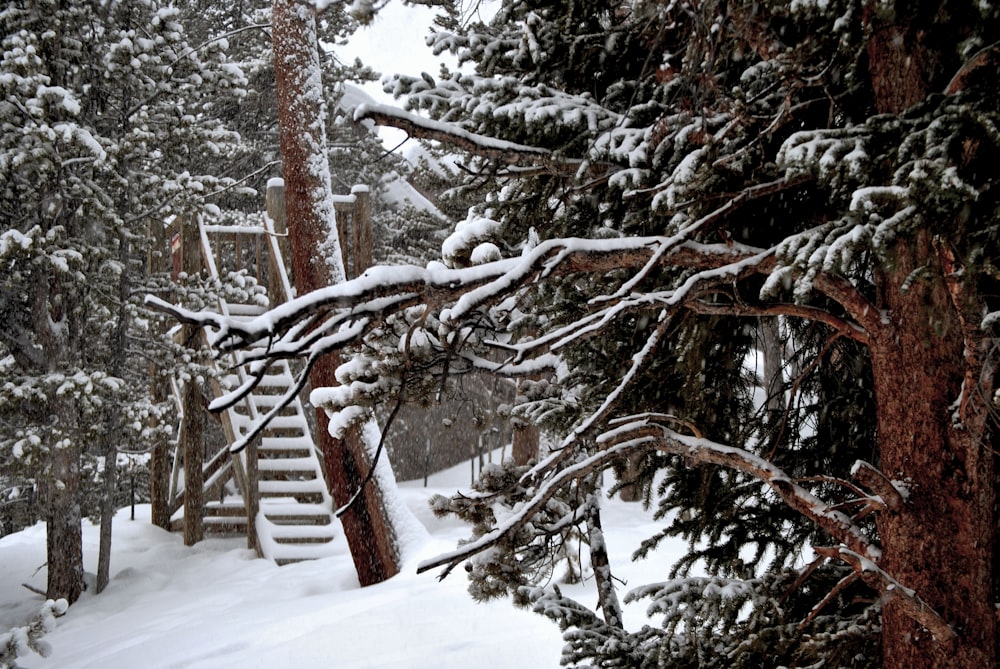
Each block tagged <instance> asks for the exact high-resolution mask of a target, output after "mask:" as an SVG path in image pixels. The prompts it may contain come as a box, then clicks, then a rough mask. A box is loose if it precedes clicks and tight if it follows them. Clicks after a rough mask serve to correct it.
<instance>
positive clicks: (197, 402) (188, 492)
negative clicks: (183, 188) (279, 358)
mask: <svg viewBox="0 0 1000 669" xmlns="http://www.w3.org/2000/svg"><path fill="white" fill-rule="evenodd" d="M181 247H182V251H181V252H182V258H183V261H182V267H183V271H185V272H187V274H188V275H189V276H193V275H195V274H197V273H198V272H199V271H201V266H202V258H201V239H200V235H199V233H198V224H197V222H195V221H190V222H188V221H182V222H181ZM182 333H183V334H182V337H183V340H182V341H184V342H185V344H187V345H188V346H191V347H194V346H195V342H196V341H197V339H198V332H197V330H195V328H194V327H193V326H191V325H184V326H183V330H182ZM183 413H184V423H183V424H182V426H181V440H180V448H179V449H178V450H180V451H181V452H182V453H183V454H184V545H186V546H192V545H194V544H196V543H198V542H199V541H201V540H202V539H203V538H204V533H205V528H204V517H205V494H204V490H203V487H204V476H203V472H202V466H203V462H204V459H205V444H204V428H205V414H204V409H203V408H202V401H201V388H199V387H198V383H197V381H196V380H195V379H194V378H189V379H188V380H187V381H186V382H185V383H184V398H183Z"/></svg>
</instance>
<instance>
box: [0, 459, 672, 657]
mask: <svg viewBox="0 0 1000 669" xmlns="http://www.w3.org/2000/svg"><path fill="white" fill-rule="evenodd" d="M468 480H469V469H468V463H466V464H463V465H460V466H458V467H456V468H454V469H452V470H448V471H447V472H443V473H441V474H438V475H435V476H432V477H431V479H430V481H429V487H427V488H424V487H423V484H422V482H408V483H403V484H401V486H400V488H401V494H402V496H403V499H404V500H405V501H406V503H407V504H408V505H409V507H410V508H411V509H412V510H413V513H414V514H415V515H416V517H417V518H418V520H419V521H420V522H421V523H422V524H423V525H424V526H425V527H426V529H427V534H426V536H423V537H414V538H412V539H411V541H410V543H409V546H408V553H409V554H408V555H407V557H406V565H405V568H404V570H403V572H402V573H401V574H400V575H398V576H396V577H395V578H393V579H391V580H389V581H388V582H386V583H382V584H378V585H375V586H371V587H368V588H363V589H362V588H360V587H359V586H358V582H357V578H356V576H355V574H354V568H353V565H352V563H351V559H350V555H349V554H348V552H347V545H346V542H344V540H343V537H342V536H341V537H340V538H339V539H338V541H339V542H340V544H339V546H338V551H337V554H336V555H335V556H333V557H330V558H326V559H323V560H316V561H312V562H303V563H299V564H293V565H288V566H284V567H278V566H276V565H274V564H273V563H271V562H268V561H265V560H258V559H256V558H255V557H254V554H253V553H252V552H251V551H249V550H247V548H246V541H245V539H209V540H206V541H204V542H202V543H200V544H198V545H196V546H194V547H191V548H188V547H185V546H184V545H183V543H182V540H181V536H180V535H179V534H171V533H168V532H165V531H163V530H161V529H159V528H155V527H153V526H152V525H151V524H150V523H149V507H148V506H140V507H137V514H136V515H137V517H136V520H135V521H131V520H130V519H129V510H128V509H123V510H121V511H120V512H119V514H118V516H117V517H116V519H115V524H114V540H113V555H112V567H111V573H112V574H113V576H112V580H111V583H110V584H109V586H108V588H107V589H106V590H105V592H104V593H103V594H101V595H93V594H92V593H91V592H87V593H84V595H83V597H82V598H81V599H80V601H79V602H77V603H76V604H75V605H73V606H72V607H70V610H69V612H68V613H67V614H66V616H65V617H63V618H60V619H59V621H58V627H57V628H56V630H55V631H54V632H52V633H50V634H48V635H47V636H46V637H45V640H46V641H47V642H49V644H50V645H51V646H52V653H51V655H50V656H49V657H48V658H46V659H43V658H41V657H39V656H37V655H31V656H26V657H22V658H20V659H19V662H20V663H21V665H22V666H24V667H26V668H28V669H35V668H50V667H52V668H55V667H58V668H59V669H74V668H78V669H79V668H84V667H101V668H102V669H118V668H126V667H127V668H129V669H132V668H137V667H143V668H149V669H175V668H176V669H180V668H182V667H183V668H186V669H188V668H189V669H196V668H202V669H209V668H211V669H222V668H227V667H240V668H241V669H250V668H252V667H261V668H265V667H266V668H267V669H282V668H284V667H289V668H291V667H294V668H295V669H311V668H317V669H318V668H320V667H323V668H324V669H328V668H329V667H331V666H334V667H337V668H338V669H361V668H372V669H374V668H379V669H390V668H399V669H404V668H405V669H422V668H426V669H432V668H433V669H458V668H462V669H484V668H488V667H498V668H499V667H503V668H504V669H510V668H513V667H517V668H533V667H557V666H559V656H560V649H561V648H562V645H563V644H562V640H561V637H560V633H559V630H558V628H557V627H556V626H555V625H554V624H553V623H551V622H550V621H548V620H547V619H545V618H542V617H541V616H538V615H536V614H533V613H531V612H529V611H524V610H519V609H515V608H514V607H513V606H512V605H511V604H510V602H507V601H497V602H491V603H489V604H477V603H475V602H473V601H472V599H471V598H470V597H469V596H468V595H467V593H466V591H465V588H466V581H465V577H464V574H463V573H461V570H457V571H456V573H454V574H452V575H451V576H450V577H449V578H447V579H445V580H444V581H440V582H439V581H438V580H437V579H436V578H435V575H434V574H431V573H427V574H423V575H417V574H416V565H417V563H418V562H420V561H421V560H423V559H427V558H430V557H433V556H435V555H438V554H441V553H444V552H447V551H449V550H451V549H453V548H454V547H455V545H456V543H457V542H458V541H459V540H460V539H462V538H465V537H467V536H468V529H467V527H466V526H465V525H464V524H463V523H461V522H460V521H457V520H455V519H443V520H442V519H438V518H435V517H434V516H433V515H432V514H431V513H430V510H429V509H428V507H427V503H426V500H427V499H428V497H429V496H430V495H432V494H434V493H438V492H440V493H443V494H450V493H453V492H455V491H456V490H457V489H459V488H464V487H467V485H468ZM604 526H605V528H606V533H607V538H608V544H609V550H610V552H611V557H612V564H613V566H614V568H615V575H616V576H618V577H621V578H623V579H624V580H625V581H626V582H627V584H628V586H627V587H624V588H623V589H622V592H624V591H625V590H627V589H628V588H629V587H632V586H636V585H639V584H641V583H646V582H651V581H661V580H665V579H666V572H667V570H668V569H669V566H670V564H671V563H672V562H673V559H674V558H675V557H676V555H661V556H660V557H659V558H658V559H656V560H654V561H649V562H642V563H638V564H634V563H631V561H630V560H629V557H628V556H629V555H630V553H631V552H632V551H633V550H634V549H635V548H636V547H637V546H638V545H639V542H640V541H641V540H642V539H643V538H645V537H648V536H649V535H650V534H652V533H653V532H654V531H655V528H656V525H655V524H653V523H652V521H651V514H650V513H649V512H646V511H643V510H642V509H641V507H640V506H639V505H637V504H626V503H622V502H619V501H617V500H612V501H608V502H607V504H606V510H605V514H604ZM97 545H98V535H97V528H96V527H94V526H91V525H90V524H89V523H85V527H84V555H85V565H84V566H85V569H86V570H87V571H88V572H93V571H96V567H97ZM44 562H45V528H44V525H41V524H39V525H36V526H34V527H31V528H28V529H26V530H24V531H23V532H19V533H17V534H13V535H10V536H7V537H4V538H3V539H0V632H2V631H6V630H7V629H9V628H10V627H11V626H13V625H15V624H23V623H24V622H25V621H26V619H27V618H29V617H31V615H32V614H34V613H37V611H38V609H39V607H40V606H41V604H42V598H41V597H40V596H37V595H34V594H32V593H31V592H29V591H28V590H26V589H24V588H23V587H22V586H21V584H22V583H28V584H30V585H32V586H34V587H37V588H42V589H44V586H45V569H44V568H41V569H39V566H40V565H42V564H43V563H44ZM588 586H590V589H589V590H588V589H587V588H588ZM563 589H564V591H566V592H568V593H571V594H574V595H575V596H577V597H578V599H580V600H581V601H582V602H584V603H586V604H588V605H591V606H593V605H594V604H595V602H596V596H595V595H594V594H593V591H592V583H589V584H585V585H583V586H573V587H570V588H563ZM646 622H650V623H651V624H655V622H656V621H648V620H647V619H646V618H645V615H644V605H643V604H641V603H640V604H638V605H633V606H632V607H631V608H629V609H627V611H626V623H627V624H628V626H629V627H630V628H633V629H634V628H636V627H638V626H640V625H642V624H643V623H646Z"/></svg>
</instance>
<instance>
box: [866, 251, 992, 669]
mask: <svg viewBox="0 0 1000 669" xmlns="http://www.w3.org/2000/svg"><path fill="white" fill-rule="evenodd" d="M936 256H937V253H936V252H935V248H934V244H932V242H931V240H930V238H929V235H928V234H922V235H920V236H918V238H917V239H916V240H915V241H912V242H909V245H907V246H903V245H901V246H900V248H899V251H898V256H897V259H896V265H895V267H894V268H893V269H892V272H891V273H889V274H886V275H885V276H884V277H882V281H881V286H880V292H881V299H882V300H883V302H884V303H883V305H882V307H883V308H884V310H885V313H886V315H887V317H888V319H889V320H890V323H889V326H888V327H887V328H885V330H884V334H882V335H881V336H880V337H879V338H878V339H877V340H876V341H875V342H874V345H873V346H872V367H873V374H874V379H875V391H876V402H877V407H878V439H879V455H880V462H879V466H880V469H881V471H882V472H883V473H884V474H885V475H886V476H888V477H889V478H890V479H893V480H896V481H903V482H904V484H905V486H906V487H907V488H908V490H909V498H908V500H907V501H906V503H905V504H904V505H903V508H902V509H901V511H900V512H899V513H892V512H886V513H883V514H880V516H879V523H878V530H879V536H880V538H881V542H882V547H883V561H882V563H881V565H880V566H881V567H882V568H883V569H885V570H886V571H887V572H889V573H890V574H892V575H893V576H894V577H895V578H896V579H898V580H899V581H900V582H901V583H902V584H904V585H905V586H906V587H908V588H912V589H914V590H916V592H917V594H918V595H919V596H920V597H921V598H923V599H924V600H925V601H926V602H928V603H929V604H930V606H931V607H933V608H934V609H935V610H936V611H937V613H938V614H940V615H941V616H942V617H943V618H944V620H945V621H946V622H947V623H948V624H949V625H950V626H951V627H952V629H953V630H954V632H955V633H956V634H957V635H958V641H957V644H956V646H955V647H951V644H946V643H941V642H939V641H937V640H935V639H934V638H932V635H931V634H930V633H929V632H927V631H926V630H925V629H923V628H922V627H921V626H920V625H918V624H916V623H915V622H914V621H913V620H912V618H910V617H908V616H906V615H905V614H904V613H903V612H902V611H901V610H900V609H899V608H898V607H897V606H896V605H894V603H893V602H887V603H886V605H885V607H884V610H883V624H882V643H883V657H884V666H885V667H886V669H921V668H927V669H930V668H931V667H934V668H937V669H948V668H955V669H959V668H960V667H993V666H995V662H996V659H997V653H996V635H997V625H996V623H997V618H996V610H995V607H994V604H993V601H994V597H993V580H994V574H993V534H994V532H995V529H996V528H995V525H996V523H995V516H994V502H995V499H994V497H995V493H994V487H995V482H996V480H995V472H994V455H993V452H992V450H991V449H990V448H989V444H986V443H983V441H982V439H983V437H984V434H985V426H984V424H983V423H982V421H974V422H973V423H961V422H959V421H958V420H957V419H956V418H955V417H954V416H955V414H956V412H955V403H956V400H957V399H959V398H960V397H962V395H963V392H971V389H968V388H966V389H964V391H963V381H964V377H965V374H964V372H965V369H966V365H965V355H966V344H967V340H966V338H965V336H964V335H965V332H963V330H964V328H963V327H962V320H963V319H962V315H961V313H960V312H959V311H958V310H956V307H955V304H954V302H953V300H952V298H951V296H950V295H949V290H948V286H947V285H946V281H945V279H944V278H943V277H944V276H945V275H946V272H944V271H943V268H942V263H941V261H940V260H939V258H937V257H936ZM918 267H926V268H929V269H930V270H931V271H930V272H928V273H927V274H926V275H925V276H927V277H929V278H926V279H923V280H917V281H911V282H909V285H906V281H907V278H908V277H909V276H910V275H911V272H913V270H915V269H916V268H918ZM976 423H978V424H976Z"/></svg>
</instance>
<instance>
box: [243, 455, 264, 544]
mask: <svg viewBox="0 0 1000 669" xmlns="http://www.w3.org/2000/svg"><path fill="white" fill-rule="evenodd" d="M259 443H260V439H259V438H258V439H254V440H252V441H251V442H250V443H249V444H247V448H246V479H247V480H246V485H245V486H244V490H243V506H244V507H245V508H246V512H247V548H251V549H253V550H255V551H257V554H258V555H260V543H259V542H258V541H257V512H258V511H260V475H259V473H258V471H259V468H258V466H257V446H258V444H259Z"/></svg>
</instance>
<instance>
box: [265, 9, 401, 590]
mask: <svg viewBox="0 0 1000 669" xmlns="http://www.w3.org/2000/svg"><path fill="white" fill-rule="evenodd" d="M313 12H314V10H313V9H312V7H310V6H309V5H306V4H305V3H301V2H297V1H296V0H275V1H274V5H273V11H272V18H271V25H272V29H271V34H272V39H273V42H274V64H275V65H274V70H275V88H276V93H277V99H278V125H279V129H280V135H281V156H282V163H283V172H284V178H285V211H286V216H287V224H288V238H289V245H290V247H291V255H292V273H293V275H294V281H295V287H296V290H297V292H298V294H299V295H304V294H306V293H308V292H310V291H313V290H317V289H319V288H324V287H326V286H329V285H332V284H335V283H340V282H342V281H343V280H344V278H345V274H344V267H343V264H342V259H341V252H340V241H339V240H338V238H337V234H336V230H337V228H336V219H335V215H334V208H333V199H332V196H333V191H332V185H331V179H330V171H329V164H328V162H327V158H326V131H325V128H324V125H323V88H322V80H321V76H320V66H319V55H318V51H317V39H316V22H315V16H314V13H313ZM339 365H340V357H339V356H338V355H333V354H331V355H328V356H327V357H326V358H324V359H323V360H320V361H319V362H318V363H317V364H316V366H315V367H314V368H313V371H312V374H311V375H310V379H309V381H310V383H311V384H312V387H313V388H320V387H326V386H334V385H337V380H336V377H335V372H336V369H337V367H338V366H339ZM316 418H317V427H318V432H319V434H318V435H317V438H318V441H319V445H320V448H321V449H322V451H323V455H324V461H325V467H326V474H327V483H328V484H329V486H330V492H331V494H332V496H333V499H334V501H335V502H336V503H337V505H338V506H343V505H345V504H347V503H348V501H349V500H350V499H351V497H352V495H353V494H354V493H355V492H356V491H357V490H358V489H359V487H360V486H361V485H362V482H363V481H364V480H365V478H366V475H367V473H368V470H369V468H370V467H372V466H374V463H372V462H370V458H369V455H368V453H367V452H366V448H365V445H364V442H363V440H362V438H361V427H360V426H358V427H357V428H352V429H350V430H348V431H347V433H346V434H345V435H344V437H343V439H335V438H334V437H332V436H331V435H330V433H329V418H328V417H327V415H326V412H325V411H324V410H322V409H319V410H317V412H316ZM341 522H342V523H343V526H344V534H345V535H346V538H347V542H348V545H349V546H350V549H351V556H352V557H353V558H354V565H355V568H356V569H357V572H358V580H359V581H360V583H361V585H371V584H373V583H379V582H381V581H384V580H385V579H387V578H389V577H391V576H393V575H395V574H396V573H398V571H399V554H398V547H397V542H396V535H395V530H394V528H393V526H392V523H391V521H390V518H389V515H388V513H387V510H386V505H385V501H384V498H383V491H382V490H380V489H379V487H378V479H377V478H374V479H372V481H371V482H370V483H369V484H368V485H366V486H365V489H364V490H363V491H362V493H361V495H360V497H359V498H358V499H357V500H356V501H355V503H354V504H352V505H351V507H350V508H349V509H347V511H346V512H345V513H344V515H343V516H342V517H341Z"/></svg>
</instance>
